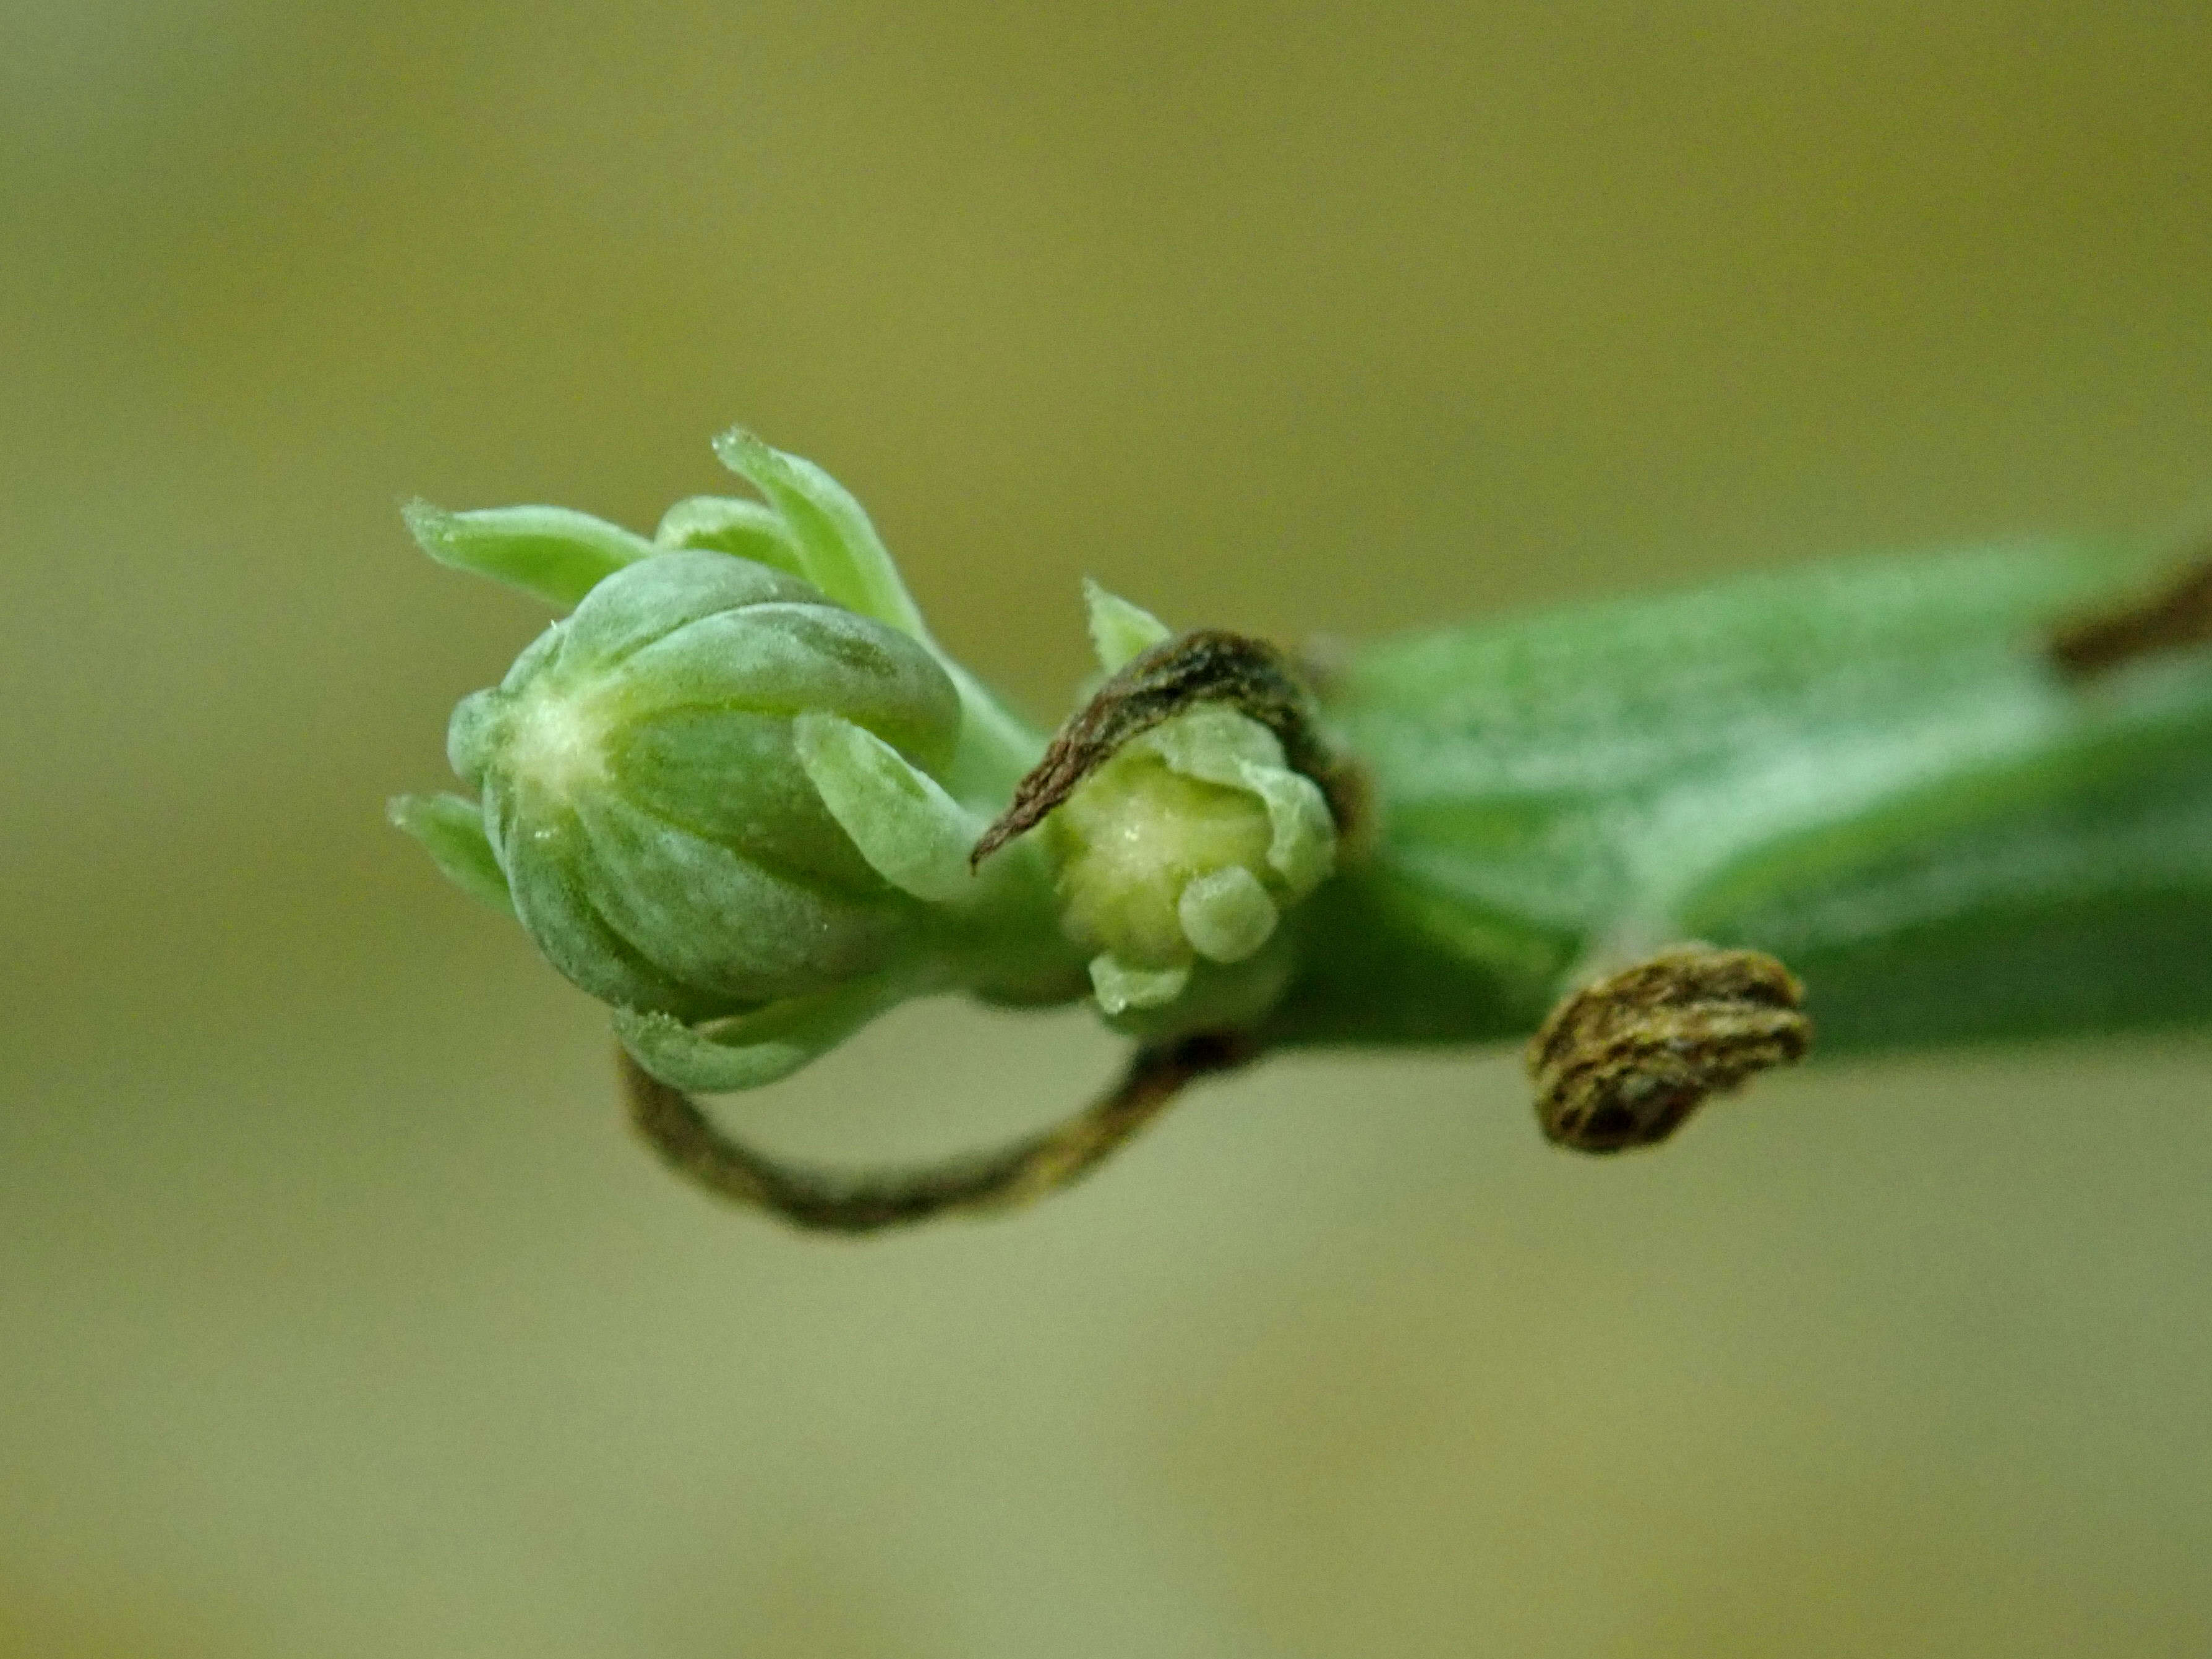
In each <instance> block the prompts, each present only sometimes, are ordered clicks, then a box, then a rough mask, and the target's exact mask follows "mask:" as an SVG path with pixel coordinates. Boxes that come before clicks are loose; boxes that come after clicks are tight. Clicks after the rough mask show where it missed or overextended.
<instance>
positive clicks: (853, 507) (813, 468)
mask: <svg viewBox="0 0 2212 1659" xmlns="http://www.w3.org/2000/svg"><path fill="white" fill-rule="evenodd" d="M714 453H715V455H716V457H717V458H718V459H720V461H721V463H722V465H725V466H726V467H728V468H729V469H730V471H732V472H734V473H736V474H737V475H738V477H741V478H743V479H744V481H745V482H746V483H749V484H750V485H751V486H752V487H753V488H754V489H757V490H759V491H760V493H761V495H763V497H764V498H765V499H766V500H767V502H768V504H769V507H772V508H774V509H775V512H776V513H777V514H778V516H779V517H780V518H781V520H782V521H783V524H784V526H785V528H786V529H787V531H788V532H789V533H790V537H791V541H792V544H793V547H794V548H795V549H796V550H797V554H798V559H799V574H802V575H804V576H805V578H806V580H809V581H811V582H812V583H813V584H814V585H815V586H817V587H818V588H820V589H821V590H822V591H823V592H824V593H826V594H828V595H829V597H830V598H831V599H834V600H836V602H837V603H838V604H839V605H844V606H845V607H847V608H848V610H853V611H859V612H860V614H861V615H862V616H864V617H874V618H875V619H876V620H877V621H878V622H880V623H889V624H890V626H891V627H893V628H896V629H898V630H899V631H900V632H902V633H903V634H908V635H912V636H913V637H914V638H915V639H917V640H921V641H925V642H927V641H928V638H929V629H927V627H926V626H925V625H924V624H923V623H922V620H921V607H920V606H919V605H915V602H914V596H913V595H912V594H910V593H908V592H907V588H906V583H905V581H904V580H903V579H902V578H901V576H900V575H899V573H898V567H897V566H896V565H894V564H893V563H892V562H891V556H890V553H889V552H888V551H887V550H885V549H884V544H883V539H882V538H880V537H879V536H878V535H877V534H876V527H875V526H874V525H873V524H872V523H871V522H870V521H869V519H868V515H867V513H866V511H865V510H863V509H862V507H861V506H860V502H858V501H855V500H854V499H853V496H852V494H851V492H850V491H848V489H846V488H845V487H844V485H842V484H841V483H838V482H837V481H836V479H835V478H833V477H830V476H829V474H828V473H827V472H824V471H823V470H822V469H821V468H820V467H818V466H817V465H814V463H813V462H811V461H810V460H806V459H803V458H802V457H800V456H797V455H790V454H786V453H784V452H783V451H782V450H780V449H773V448H770V447H769V446H768V445H767V444H765V443H763V442H762V441H760V440H759V439H758V438H757V437H755V436H754V435H752V434H751V433H750V432H748V431H746V430H745V429H744V428H743V427H732V428H730V429H729V430H728V431H727V432H725V433H723V434H722V435H720V437H718V438H716V439H715V440H714Z"/></svg>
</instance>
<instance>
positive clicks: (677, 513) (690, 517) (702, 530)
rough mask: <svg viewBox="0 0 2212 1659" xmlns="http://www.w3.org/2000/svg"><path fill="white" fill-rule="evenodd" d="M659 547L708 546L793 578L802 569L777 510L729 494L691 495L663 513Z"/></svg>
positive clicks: (657, 531)
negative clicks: (783, 571)
mask: <svg viewBox="0 0 2212 1659" xmlns="http://www.w3.org/2000/svg"><path fill="white" fill-rule="evenodd" d="M653 542H654V544H655V545H657V546H660V547H682V548H704V549H707V550H711V551H713V552H716V553H728V554H732V555H734V556H736V557H738V558H740V559H750V560H752V561H753V562H755V563H757V564H764V565H767V566H769V567H770V568H773V569H776V570H786V571H788V572H790V573H791V574H793V575H794V576H803V575H805V574H806V573H805V570H804V569H803V568H801V567H800V562H799V549H798V548H797V547H795V546H794V545H793V544H792V539H791V535H790V532H788V531H787V530H786V529H785V528H784V524H783V520H782V519H781V516H779V515H778V513H776V511H775V508H774V507H768V506H765V505H763V503H761V502H759V501H740V500H738V499H737V498H736V497H734V496H730V495H692V496H690V497H687V498H686V499H685V500H684V501H678V502H677V503H676V505H675V506H673V507H670V508H669V509H668V511H667V512H665V513H662V514H661V515H660V523H659V526H658V527H656V528H655V529H654V531H653Z"/></svg>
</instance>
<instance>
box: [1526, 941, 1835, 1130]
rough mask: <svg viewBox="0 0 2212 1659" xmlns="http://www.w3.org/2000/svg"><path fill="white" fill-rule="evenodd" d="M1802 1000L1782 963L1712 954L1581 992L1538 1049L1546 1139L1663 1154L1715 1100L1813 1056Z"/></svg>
mask: <svg viewBox="0 0 2212 1659" xmlns="http://www.w3.org/2000/svg"><path fill="white" fill-rule="evenodd" d="M1804 996H1805V990H1804V987H1803V986H1802V985H1800V984H1799V983H1798V982H1797V981H1796V978H1795V976H1793V975H1791V974H1790V970H1789V969H1786V968H1784V966H1783V965H1782V964H1781V963H1779V962H1777V961H1776V960H1775V959H1774V958H1773V957H1770V956H1766V955H1764V954H1763V953H1761V952H1759V951H1721V950H1716V949H1714V948H1713V947H1712V946H1711V945H1676V946H1674V947H1673V948H1672V949H1670V950H1668V951H1662V952H1661V953H1660V954H1659V955H1657V956H1656V957H1651V958H1650V960H1649V961H1646V962H1640V963H1637V964H1636V966H1634V967H1633V968H1630V969H1626V971H1624V972H1621V973H1618V974H1614V975H1611V976H1610V977H1608V978H1606V979H1601V980H1600V981H1597V982H1596V983H1595V984H1594V985H1590V986H1587V987H1584V988H1583V989H1582V990H1580V991H1577V992H1576V993H1575V994H1573V995H1571V996H1570V997H1568V998H1567V999H1566V1000H1565V1001H1563V1002H1561V1003H1560V1004H1559V1006H1558V1007H1556V1008H1554V1009H1553V1011H1552V1013H1551V1016H1550V1018H1547V1019H1546V1020H1545V1022H1544V1024H1543V1027H1542V1029H1541V1030H1539V1031H1538V1032H1537V1033H1536V1035H1535V1036H1534V1039H1533V1040H1532V1041H1531V1042H1530V1043H1529V1045H1528V1073H1529V1075H1530V1077H1532V1078H1533V1079H1534V1081H1535V1084H1536V1115H1537V1119H1538V1121H1540V1122H1541V1124H1542V1125H1543V1128H1544V1133H1545V1136H1546V1138H1547V1139H1551V1140H1554V1141H1557V1142H1558V1143H1559V1145H1561V1146H1572V1147H1574V1148H1576V1149H1577V1150H1578V1151H1581V1152H1620V1150H1622V1149H1623V1148H1624V1147H1628V1146H1655V1145H1656V1144H1657V1143H1658V1142H1660V1141H1662V1140H1664V1139H1666V1138H1667V1137H1668V1135H1670V1134H1672V1133H1674V1131H1675V1130H1676V1129H1677V1128H1679V1127H1681V1124H1682V1122H1683V1121H1684V1120H1685V1119H1686V1118H1687V1117H1688V1116H1689V1115H1690V1114H1691V1113H1692V1112H1694V1111H1695V1110H1697V1109H1698V1108H1699V1106H1700V1105H1702V1104H1703V1103H1705V1100H1706V1098H1707V1097H1710V1096H1712V1095H1716V1094H1722V1093H1725V1092H1726V1091H1729V1090H1730V1089H1733V1088H1735V1087H1736V1086H1737V1085H1739V1084H1741V1083H1742V1082H1743V1081H1744V1080H1745V1079H1747V1078H1749V1077H1751V1076H1753V1074H1755V1073H1759V1072H1763V1071H1766V1070H1768V1069H1769V1068H1770V1067H1772V1066H1784V1065H1789V1064H1790V1063H1792V1062H1794V1061H1796V1060H1802V1059H1803V1058H1804V1056H1805V1052H1806V1050H1807V1049H1808V1048H1810V1047H1811V1046H1812V1041H1813V1026H1812V1022H1811V1021H1810V1020H1808V1019H1807V1018H1806V1017H1805V1015H1804V1014H1803V1012H1801V1009H1802V1004H1803V1001H1804Z"/></svg>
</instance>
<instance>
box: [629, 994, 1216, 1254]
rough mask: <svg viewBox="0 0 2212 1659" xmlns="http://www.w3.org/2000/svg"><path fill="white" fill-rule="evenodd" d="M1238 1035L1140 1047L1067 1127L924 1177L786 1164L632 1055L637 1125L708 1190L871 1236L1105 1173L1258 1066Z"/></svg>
mask: <svg viewBox="0 0 2212 1659" xmlns="http://www.w3.org/2000/svg"><path fill="white" fill-rule="evenodd" d="M1252 1054H1253V1050H1252V1048H1251V1046H1250V1044H1249V1041H1248V1040H1247V1039H1245V1038H1243V1037H1241V1036H1236V1035H1233V1034H1226V1033H1225V1034H1208V1035H1204V1036H1192V1037H1186V1038H1184V1039H1183V1040H1182V1042H1177V1043H1175V1044H1173V1045H1172V1046H1170V1047H1168V1048H1146V1049H1140V1050H1139V1051H1138V1053H1137V1054H1135V1056H1134V1057H1133V1059H1132V1060H1130V1062H1129V1066H1128V1070H1127V1072H1125V1073H1123V1074H1122V1077H1121V1081H1120V1082H1119V1083H1118V1084H1116V1085H1115V1086H1114V1087H1113V1088H1112V1089H1110V1090H1109V1091H1107V1093H1106V1094H1105V1095H1104V1096H1103V1097H1101V1098H1100V1099H1099V1100H1098V1101H1097V1103H1095V1104H1093V1105H1092V1106H1091V1107H1090V1108H1088V1109H1085V1111H1082V1112H1080V1113H1078V1114H1077V1115H1075V1116H1073V1117H1072V1118H1070V1119H1068V1120H1067V1121H1066V1122H1065V1123H1062V1124H1060V1125H1058V1126H1057V1127H1054V1128H1051V1129H1048V1130H1047V1131H1045V1133H1042V1134H1040V1135H1036V1136H1033V1137H1031V1138H1030V1139H1025V1140H1021V1141H1018V1142H1016V1143H1015V1144H1014V1145H1012V1146H1006V1147H1002V1148H1000V1149H998V1150H996V1151H993V1152H981V1153H978V1154H976V1155H975V1156H973V1157H969V1158H960V1159H957V1160H956V1161H954V1162H951V1163H948V1164H935V1165H931V1166H927V1167H925V1168H921V1169H915V1170H870V1171H854V1172H846V1171H842V1170H822V1169H817V1168H814V1167H812V1166H810V1165H807V1164H787V1163H785V1162H784V1161H783V1160H781V1159H780V1158H772V1157H770V1156H769V1154H767V1153H765V1152H760V1151H757V1150H756V1149H755V1148H753V1147H750V1146H746V1145H745V1144H744V1142H742V1141H740V1140H738V1139H736V1138H735V1137H733V1136H732V1135H730V1134H729V1133H726V1131H724V1130H722V1129H720V1128H719V1127H716V1126H715V1124H714V1122H712V1121H710V1120H709V1119H708V1116H707V1115H706V1113H705V1112H704V1111H702V1109H700V1107H699V1104H698V1103H697V1102H696V1101H695V1100H693V1099H692V1098H691V1097H690V1096H689V1095H687V1094H685V1093H684V1091H682V1090H680V1089H677V1088H672V1087H671V1086H670V1085H667V1084H665V1083H663V1082H661V1081H660V1080H659V1079H658V1078H656V1077H654V1076H653V1074H652V1073H649V1072H647V1070H646V1069H645V1068H644V1067H643V1066H640V1065H639V1064H638V1063H637V1061H636V1060H635V1059H633V1058H632V1057H631V1056H630V1054H629V1052H628V1051H627V1050H624V1051H623V1052H622V1054H621V1064H622V1079H623V1095H624V1097H625V1098H626V1100H627V1101H628V1103H629V1118H630V1122H631V1124H632V1125H633V1126H634V1127H635V1128H636V1130H637V1132H638V1133H640V1134H641V1135H642V1136H643V1137H644V1138H645V1139H646V1142H647V1145H648V1146H651V1147H652V1148H653V1151H654V1152H657V1153H659V1155H660V1157H661V1158H662V1160H663V1161H664V1162H665V1163H666V1164H668V1165H669V1166H670V1167H671V1168H672V1169H674V1170H677V1171H678V1173H680V1174H683V1175H685V1176H690V1178H691V1179H692V1180H693V1181H695V1182H698V1183H699V1185H701V1186H702V1187H704V1188H707V1190H708V1191H709V1192H711V1193H714V1194H719V1195H720V1196H721V1197H723V1198H726V1199H731V1200H735V1201H736V1202H738V1203H740V1204H746V1205H750V1206H753V1207H754V1208H756V1209H761V1210H766V1211H768V1212H769V1213H770V1214H773V1215H775V1216H778V1217H781V1218H782V1219H783V1220H785V1221H787V1222H789V1223H791V1224H792V1225H793V1226H796V1227H802V1228H805V1229H808V1230H810V1231H818V1232H836V1233H870V1232H875V1231H879V1230H880V1229H883V1228H885V1227H901V1226H907V1225H911V1224H913V1223H915V1222H918V1221H927V1220H930V1219H932V1218H935V1217H938V1216H943V1215H960V1214H967V1215H978V1214H990V1213H995V1212H1002V1211H1006V1210H1011V1209H1015V1208H1018V1207H1019V1206H1023V1205H1025V1204H1029V1203H1032V1202H1034V1201H1035V1200H1037V1199H1040V1198H1042V1197H1044V1196H1045V1195H1046V1194H1048V1193H1055V1192H1058V1191H1059V1190H1060V1188H1063V1187H1067V1186H1070V1185H1072V1184H1073V1183H1074V1182H1076V1181H1078V1180H1079V1179H1080V1178H1081V1177H1082V1176H1085V1175H1086V1174H1088V1173H1089V1172H1090V1171H1091V1170H1093V1169H1095V1168H1097V1165H1098V1164H1101V1163H1102V1162H1103V1161H1104V1160H1105V1159H1106V1158H1108V1157H1109V1156H1110V1155H1111V1154H1112V1153H1113V1152H1115V1151H1117V1150H1118V1149H1119V1148H1121V1146H1125V1145H1127V1142H1128V1141H1129V1140H1130V1139H1131V1138H1132V1137H1133V1136H1134V1135H1135V1134H1136V1133H1138V1132H1139V1130H1141V1129H1142V1128H1143V1127H1145V1126H1146V1124H1148V1123H1150V1122H1151V1121H1152V1120H1153V1119H1154V1118H1156V1117H1158V1115H1160V1114H1161V1113H1162V1112H1163V1111H1164V1110H1165V1109H1167V1107H1168V1106H1169V1104H1170V1103H1172V1102H1173V1101H1174V1099H1175V1098H1176V1096H1177V1095H1179V1094H1180V1093H1182V1091H1183V1089H1184V1088H1185V1087H1186V1086H1187V1085H1189V1084H1191V1083H1193V1082H1194V1081H1195V1080H1196V1079H1200V1078H1202V1077H1206V1076H1208V1075H1211V1074H1212V1073H1216V1072H1225V1071H1229V1070H1231V1069H1233V1068H1234V1067H1236V1066H1241V1065H1243V1063H1244V1062H1245V1061H1246V1060H1249V1059H1250V1058H1252Z"/></svg>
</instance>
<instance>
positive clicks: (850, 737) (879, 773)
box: [792, 709, 983, 904]
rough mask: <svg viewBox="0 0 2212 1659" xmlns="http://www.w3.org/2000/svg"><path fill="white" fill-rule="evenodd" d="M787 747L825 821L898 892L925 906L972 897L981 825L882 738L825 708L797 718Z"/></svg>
mask: <svg viewBox="0 0 2212 1659" xmlns="http://www.w3.org/2000/svg"><path fill="white" fill-rule="evenodd" d="M792 738H793V748H794V749H795V750H797V752H798V755H799V764H800V765H801V766H802V767H804V768H805V771H806V776H807V779H808V781H810V782H811V783H812V784H813V785H814V787H815V788H816V789H817V791H819V792H820V793H821V796H822V804H823V805H824V806H826V807H828V808H829V815H830V817H834V818H836V820H837V823H838V826H839V827H840V828H841V829H843V830H844V832H845V833H846V834H847V835H848V836H851V837H852V838H853V844H854V846H855V847H857V848H859V849H860V856H861V857H862V858H864V859H866V860H867V861H868V864H869V866H871V867H872V869H873V870H874V871H875V872H876V873H877V874H878V875H880V876H881V877H882V878H884V880H885V881H887V882H889V883H890V884H891V885H892V886H894V887H896V888H897V889H899V890H900V891H902V892H905V893H911V894H912V895H913V896H915V897H916V898H918V899H922V900H925V901H927V902H929V903H932V904H952V903H957V902H960V901H961V900H963V899H966V898H971V897H974V896H975V895H976V893H977V891H978V889H977V885H976V882H975V872H974V871H973V870H972V869H970V868H969V864H968V849H969V848H971V847H973V846H974V845H975V838H976V836H979V835H981V833H982V830H983V825H982V823H981V820H980V819H978V818H977V817H975V815H974V814H972V813H969V812H967V811H963V810H962V808H961V806H960V804H959V803H958V802H957V801H956V800H954V799H952V797H951V796H950V795H948V794H946V793H945V789H944V787H943V786H942V785H940V784H939V782H938V781H937V780H936V779H934V778H933V777H931V776H930V775H929V774H927V772H924V771H922V770H921V769H920V768H919V767H916V766H915V765H913V764H912V763H909V762H908V760H907V758H906V757H904V756H903V755H901V754H900V753H899V752H898V750H896V749H894V748H892V747H891V746H890V744H887V743H885V742H884V740H883V739H882V738H879V737H878V736H876V735H875V733H874V732H869V731H867V730H866V729H865V728H863V727H861V726H856V725H854V723H853V722H852V721H851V720H845V719H843V718H842V717H841V716H839V715H836V714H829V713H828V712H826V711H824V710H819V709H814V710H809V711H808V712H807V713H805V714H801V715H800V716H799V718H798V720H796V721H794V722H793V727H792Z"/></svg>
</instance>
